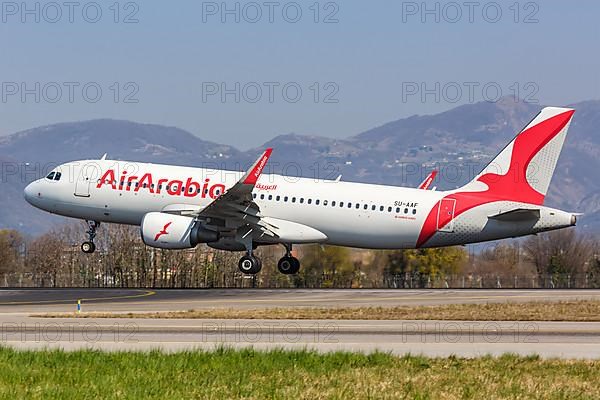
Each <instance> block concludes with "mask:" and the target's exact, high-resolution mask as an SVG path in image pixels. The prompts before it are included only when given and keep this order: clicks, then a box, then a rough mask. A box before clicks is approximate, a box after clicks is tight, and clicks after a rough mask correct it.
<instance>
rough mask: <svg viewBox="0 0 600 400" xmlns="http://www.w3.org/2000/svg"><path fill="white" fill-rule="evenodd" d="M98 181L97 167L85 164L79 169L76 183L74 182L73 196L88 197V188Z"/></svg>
mask: <svg viewBox="0 0 600 400" xmlns="http://www.w3.org/2000/svg"><path fill="white" fill-rule="evenodd" d="M97 179H99V167H98V166H97V165H93V164H86V165H84V166H83V167H81V169H80V172H79V176H78V178H77V181H76V182H75V196H77V197H90V187H91V185H92V182H95V181H96V180H97Z"/></svg>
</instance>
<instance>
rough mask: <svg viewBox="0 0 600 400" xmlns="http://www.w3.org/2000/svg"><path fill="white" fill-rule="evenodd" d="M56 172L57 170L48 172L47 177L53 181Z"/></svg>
mask: <svg viewBox="0 0 600 400" xmlns="http://www.w3.org/2000/svg"><path fill="white" fill-rule="evenodd" d="M55 174H56V172H50V173H49V174H48V176H47V177H46V179H48V180H51V181H53V180H54V175H55Z"/></svg>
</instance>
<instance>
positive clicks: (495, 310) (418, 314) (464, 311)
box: [35, 300, 600, 321]
mask: <svg viewBox="0 0 600 400" xmlns="http://www.w3.org/2000/svg"><path fill="white" fill-rule="evenodd" d="M35 316H36V317H46V318H148V319H152V318H155V319H159V318H165V319H318V320H324V319H327V320H358V319H362V320H460V321H600V301H595V300H574V301H560V302H530V303H508V302H507V303H487V304H448V305H436V306H416V307H411V306H400V307H344V308H320V307H285V308H261V309H246V310H244V309H225V308H216V309H201V310H189V311H177V312H154V313H81V314H75V313H69V314H42V315H35Z"/></svg>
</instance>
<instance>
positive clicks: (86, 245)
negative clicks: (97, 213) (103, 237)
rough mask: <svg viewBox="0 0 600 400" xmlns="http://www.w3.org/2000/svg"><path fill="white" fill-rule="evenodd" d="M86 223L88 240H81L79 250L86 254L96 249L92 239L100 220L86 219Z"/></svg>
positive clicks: (94, 236)
mask: <svg viewBox="0 0 600 400" xmlns="http://www.w3.org/2000/svg"><path fill="white" fill-rule="evenodd" d="M86 222H87V224H88V230H87V232H86V233H87V235H88V241H87V242H83V243H82V244H81V251H83V252H84V253H86V254H92V253H93V252H95V251H96V244H95V243H94V239H95V238H96V230H97V229H98V228H99V227H100V222H96V221H86Z"/></svg>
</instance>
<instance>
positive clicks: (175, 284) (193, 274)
mask: <svg viewBox="0 0 600 400" xmlns="http://www.w3.org/2000/svg"><path fill="white" fill-rule="evenodd" d="M84 231H85V226H84V225H82V224H81V223H73V224H69V225H65V226H62V227H60V228H58V229H55V230H53V231H51V232H48V233H46V234H44V235H41V236H39V237H35V238H28V237H25V236H24V235H23V234H21V233H20V232H18V231H15V230H0V287H126V288H134V287H136V288H215V287H232V288H233V287H263V288H444V287H447V288H513V287H514V288H531V287H533V288H536V287H544V288H597V287H600V260H599V257H598V254H600V253H599V252H598V250H599V242H598V240H597V239H596V238H594V237H592V236H587V235H584V234H580V233H578V232H577V231H576V230H573V229H569V230H561V231H554V232H550V233H546V234H540V235H536V236H529V237H527V238H524V239H521V240H514V241H512V242H507V241H503V242H499V243H495V244H488V245H478V246H469V247H448V248H434V249H417V250H393V251H375V250H357V249H349V248H344V247H337V246H320V245H305V246H297V247H295V249H296V251H297V256H298V257H299V258H300V260H301V263H302V268H301V271H300V273H299V274H298V275H293V276H286V275H282V274H280V273H279V272H278V271H277V268H276V265H277V260H278V259H279V258H280V257H281V256H282V255H283V253H284V249H283V247H282V246H268V247H260V248H259V249H258V250H257V252H258V255H259V257H261V258H262V260H263V270H262V271H261V273H260V274H259V275H257V276H255V277H252V276H245V275H243V274H241V273H240V272H239V271H238V268H237V261H238V259H239V256H240V254H239V253H230V252H226V251H220V250H214V249H211V248H209V247H207V246H204V245H201V246H198V247H197V248H195V249H190V250H179V251H174V250H161V249H153V248H150V247H147V246H145V245H144V244H143V242H142V241H141V239H140V234H139V229H138V228H135V227H129V226H123V225H110V224H106V225H103V226H102V228H101V229H100V230H99V231H98V236H97V238H96V244H97V246H98V251H97V252H96V253H94V254H92V255H89V254H83V253H82V252H81V251H80V248H79V244H80V241H81V238H82V236H83V232H84Z"/></svg>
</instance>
